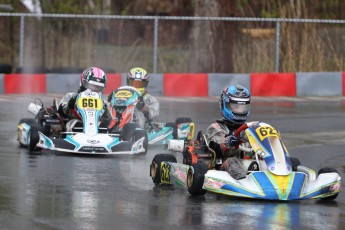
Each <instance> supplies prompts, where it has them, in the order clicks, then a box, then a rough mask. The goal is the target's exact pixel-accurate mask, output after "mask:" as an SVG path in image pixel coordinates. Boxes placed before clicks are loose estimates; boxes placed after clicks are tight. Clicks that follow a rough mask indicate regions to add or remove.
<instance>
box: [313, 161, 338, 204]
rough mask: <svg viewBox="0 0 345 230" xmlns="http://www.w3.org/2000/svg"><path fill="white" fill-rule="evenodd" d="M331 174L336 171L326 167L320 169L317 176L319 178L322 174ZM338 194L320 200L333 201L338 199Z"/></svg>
mask: <svg viewBox="0 0 345 230" xmlns="http://www.w3.org/2000/svg"><path fill="white" fill-rule="evenodd" d="M333 172H336V173H338V170H336V169H335V168H328V167H326V168H321V169H320V170H319V172H318V173H317V175H318V176H319V175H320V174H322V173H333ZM338 194H339V193H337V194H334V195H332V196H327V197H323V198H321V200H335V199H336V198H337V197H338Z"/></svg>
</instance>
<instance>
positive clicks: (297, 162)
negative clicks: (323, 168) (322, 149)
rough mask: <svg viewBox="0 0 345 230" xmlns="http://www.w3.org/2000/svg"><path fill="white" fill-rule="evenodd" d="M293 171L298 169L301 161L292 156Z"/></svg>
mask: <svg viewBox="0 0 345 230" xmlns="http://www.w3.org/2000/svg"><path fill="white" fill-rule="evenodd" d="M290 160H291V166H292V171H295V172H296V171H297V167H298V166H299V165H301V161H300V160H299V159H298V158H297V157H290Z"/></svg>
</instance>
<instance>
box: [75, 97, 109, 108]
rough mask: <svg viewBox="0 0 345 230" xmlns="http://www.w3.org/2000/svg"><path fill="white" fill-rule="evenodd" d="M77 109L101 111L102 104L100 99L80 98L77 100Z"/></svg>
mask: <svg viewBox="0 0 345 230" xmlns="http://www.w3.org/2000/svg"><path fill="white" fill-rule="evenodd" d="M78 107H79V108H81V109H95V110H101V109H102V107H103V102H102V100H101V99H100V98H93V97H81V98H79V100H78Z"/></svg>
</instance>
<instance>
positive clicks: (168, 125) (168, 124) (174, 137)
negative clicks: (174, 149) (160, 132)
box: [165, 122, 177, 139]
mask: <svg viewBox="0 0 345 230" xmlns="http://www.w3.org/2000/svg"><path fill="white" fill-rule="evenodd" d="M165 126H166V127H172V128H173V139H177V124H176V123H173V122H169V123H167V124H166V125H165Z"/></svg>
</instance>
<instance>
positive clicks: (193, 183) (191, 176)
mask: <svg viewBox="0 0 345 230" xmlns="http://www.w3.org/2000/svg"><path fill="white" fill-rule="evenodd" d="M241 131H244V134H245V136H246V137H247V140H248V141H249V144H250V146H251V147H250V146H248V145H247V146H245V143H242V144H240V145H239V146H238V147H239V149H240V150H241V151H239V152H240V153H239V154H238V155H237V156H236V160H237V162H239V164H240V166H241V167H242V169H243V170H244V171H245V172H246V173H245V174H244V176H243V177H240V178H238V177H237V176H236V175H234V174H233V173H232V172H228V171H222V170H219V169H217V168H219V163H220V161H221V160H222V159H218V157H219V155H217V153H216V152H215V151H214V150H213V149H212V148H210V146H209V142H208V140H207V138H206V136H205V134H204V133H202V132H201V131H200V132H199V133H198V135H197V138H196V140H195V141H192V142H190V144H188V145H185V144H184V143H183V142H182V141H177V140H173V141H171V143H169V145H170V146H169V147H168V148H169V149H170V150H174V151H179V152H182V154H183V163H177V161H176V157H175V155H173V154H158V155H156V156H155V157H154V158H153V160H152V163H151V165H150V176H151V177H152V180H153V182H154V183H155V184H156V185H176V184H177V185H183V186H186V187H187V188H188V192H189V193H190V194H191V195H196V196H197V195H204V194H205V193H206V191H210V192H214V193H220V194H225V195H228V196H234V197H244V198H254V199H265V200H303V199H322V200H333V199H336V197H337V196H338V193H339V192H340V191H341V177H340V176H339V174H338V172H337V170H336V169H334V168H321V169H320V170H319V171H318V174H316V173H315V171H314V170H312V169H310V168H307V167H306V166H302V165H301V163H300V161H299V159H298V158H295V157H291V156H290V155H289V153H288V151H287V149H286V147H285V145H284V144H283V142H282V140H281V137H280V133H279V132H278V130H276V129H275V128H274V127H272V126H271V125H269V124H266V123H263V122H248V123H245V124H243V125H242V126H241V127H239V128H238V129H237V131H236V132H235V136H237V137H238V136H239V134H240V133H241ZM247 143H248V142H247ZM223 160H224V159H223ZM235 162H236V161H235Z"/></svg>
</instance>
